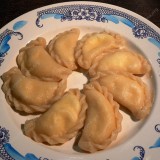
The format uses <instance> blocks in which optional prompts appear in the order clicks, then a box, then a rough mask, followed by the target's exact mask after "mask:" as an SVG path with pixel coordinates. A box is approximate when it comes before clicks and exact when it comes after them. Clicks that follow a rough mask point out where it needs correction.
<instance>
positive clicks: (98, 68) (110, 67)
mask: <svg viewBox="0 0 160 160" xmlns="http://www.w3.org/2000/svg"><path fill="white" fill-rule="evenodd" d="M150 70H151V67H150V65H149V63H148V62H147V60H146V59H145V58H144V57H143V56H141V55H140V54H136V53H134V52H131V51H127V50H119V51H115V52H114V53H107V54H106V55H104V56H103V57H102V58H101V60H99V61H97V62H96V63H94V64H93V65H92V66H91V68H90V69H89V74H90V75H91V76H94V75H95V74H96V73H98V72H101V73H105V72H106V71H122V72H129V73H132V74H137V75H138V74H146V73H148V72H149V71H150Z"/></svg>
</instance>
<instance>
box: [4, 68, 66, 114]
mask: <svg viewBox="0 0 160 160" xmlns="http://www.w3.org/2000/svg"><path fill="white" fill-rule="evenodd" d="M2 80H3V82H4V83H3V86H2V90H3V92H4V93H5V96H6V100H7V102H8V103H9V104H10V105H11V106H12V107H14V108H15V109H16V110H18V111H24V112H26V113H35V112H44V111H46V110H47V109H48V108H49V107H50V105H51V104H52V103H53V102H54V101H55V100H57V99H58V98H59V97H61V96H62V95H63V93H64V90H65V89H66V79H65V80H62V81H61V82H46V81H41V80H38V79H32V78H29V77H25V76H24V75H22V73H21V72H20V70H19V69H18V68H17V67H13V68H11V69H10V70H9V71H8V72H6V73H4V74H3V75H2Z"/></svg>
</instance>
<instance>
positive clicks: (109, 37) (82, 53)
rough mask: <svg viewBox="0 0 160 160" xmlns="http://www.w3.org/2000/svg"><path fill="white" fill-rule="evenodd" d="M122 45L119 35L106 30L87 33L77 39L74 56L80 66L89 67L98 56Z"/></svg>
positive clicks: (122, 41)
mask: <svg viewBox="0 0 160 160" xmlns="http://www.w3.org/2000/svg"><path fill="white" fill-rule="evenodd" d="M123 46H124V40H123V39H122V38H121V37H120V36H119V35H116V34H111V33H107V32H100V33H93V34H87V35H85V36H84V37H83V38H82V39H81V40H79V42H78V44H77V47H76V53H75V57H76V59H77V63H78V64H79V65H80V67H82V68H84V69H89V68H90V66H91V65H92V64H93V62H94V61H95V59H96V58H97V57H98V56H102V55H103V53H104V52H106V51H109V50H111V49H117V48H121V47H123Z"/></svg>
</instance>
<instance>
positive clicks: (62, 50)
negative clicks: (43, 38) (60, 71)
mask: <svg viewBox="0 0 160 160" xmlns="http://www.w3.org/2000/svg"><path fill="white" fill-rule="evenodd" d="M79 34H80V30H79V29H77V28H74V29H71V30H69V31H65V32H63V33H60V34H58V35H57V36H56V37H55V38H53V39H52V40H51V41H50V42H49V44H48V46H47V49H48V52H49V54H50V55H51V56H52V57H53V58H54V59H55V60H56V61H57V62H58V63H59V64H61V65H63V66H65V67H67V68H69V69H71V70H75V69H76V68H77V66H76V62H75V57H74V54H75V47H76V44H77V40H78V37H79Z"/></svg>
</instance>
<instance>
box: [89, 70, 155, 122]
mask: <svg viewBox="0 0 160 160" xmlns="http://www.w3.org/2000/svg"><path fill="white" fill-rule="evenodd" d="M94 80H96V81H98V82H99V83H100V85H102V86H105V87H107V89H108V91H109V92H110V93H112V94H113V98H114V100H115V101H117V102H118V103H119V104H121V105H122V106H124V107H126V108H127V109H128V110H129V111H130V112H132V114H133V116H134V117H135V118H136V119H137V120H140V119H143V118H145V117H146V116H147V115H148V114H149V113H150V108H151V102H152V98H151V92H150V91H149V88H148V87H147V85H146V84H145V83H144V82H143V81H142V80H141V79H140V78H139V77H136V76H133V75H131V74H129V73H118V72H106V73H105V74H104V75H100V76H97V77H96V78H94V79H92V80H91V81H94Z"/></svg>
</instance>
